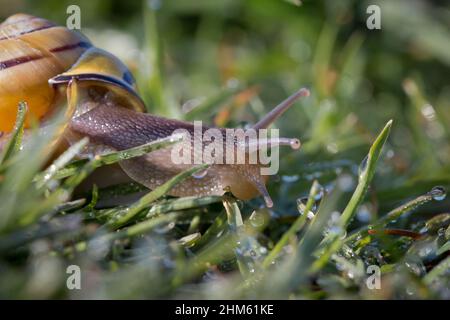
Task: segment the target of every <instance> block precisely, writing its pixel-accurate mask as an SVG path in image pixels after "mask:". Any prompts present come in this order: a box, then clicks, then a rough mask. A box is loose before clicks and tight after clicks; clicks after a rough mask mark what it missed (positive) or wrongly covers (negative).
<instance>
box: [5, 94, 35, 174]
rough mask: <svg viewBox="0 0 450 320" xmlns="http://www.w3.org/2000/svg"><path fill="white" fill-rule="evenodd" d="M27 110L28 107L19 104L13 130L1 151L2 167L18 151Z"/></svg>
mask: <svg viewBox="0 0 450 320" xmlns="http://www.w3.org/2000/svg"><path fill="white" fill-rule="evenodd" d="M27 109H28V107H27V104H26V103H25V102H21V103H19V107H18V110H17V118H16V123H15V125H14V129H13V131H12V133H11V136H10V137H9V140H8V142H7V143H6V145H5V148H4V149H3V151H2V154H1V157H0V166H2V165H4V164H5V161H7V160H8V159H9V158H11V156H12V155H13V154H14V153H16V152H17V151H19V149H20V145H21V144H22V137H23V127H24V124H25V116H26V113H27Z"/></svg>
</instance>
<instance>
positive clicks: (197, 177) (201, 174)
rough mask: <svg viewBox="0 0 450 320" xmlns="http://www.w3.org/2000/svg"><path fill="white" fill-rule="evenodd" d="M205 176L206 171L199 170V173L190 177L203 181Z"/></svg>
mask: <svg viewBox="0 0 450 320" xmlns="http://www.w3.org/2000/svg"><path fill="white" fill-rule="evenodd" d="M207 174H208V169H205V170H200V171H197V172H194V173H193V174H192V177H193V178H195V179H203V178H204V177H206V175H207Z"/></svg>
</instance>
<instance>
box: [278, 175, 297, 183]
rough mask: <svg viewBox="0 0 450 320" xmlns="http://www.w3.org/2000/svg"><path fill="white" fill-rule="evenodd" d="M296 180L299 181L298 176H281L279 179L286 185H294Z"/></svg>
mask: <svg viewBox="0 0 450 320" xmlns="http://www.w3.org/2000/svg"><path fill="white" fill-rule="evenodd" d="M298 179H299V176H298V175H293V176H282V177H281V180H282V181H283V182H286V183H294V182H297V181H298Z"/></svg>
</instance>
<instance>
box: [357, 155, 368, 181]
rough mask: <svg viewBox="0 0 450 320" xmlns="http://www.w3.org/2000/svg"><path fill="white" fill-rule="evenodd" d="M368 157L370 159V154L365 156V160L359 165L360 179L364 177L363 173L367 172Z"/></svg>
mask: <svg viewBox="0 0 450 320" xmlns="http://www.w3.org/2000/svg"><path fill="white" fill-rule="evenodd" d="M368 159H369V158H368V156H365V157H364V159H363V161H361V164H360V165H359V168H358V175H359V178H360V179H361V178H362V175H363V174H364V173H365V172H366V169H367V161H368Z"/></svg>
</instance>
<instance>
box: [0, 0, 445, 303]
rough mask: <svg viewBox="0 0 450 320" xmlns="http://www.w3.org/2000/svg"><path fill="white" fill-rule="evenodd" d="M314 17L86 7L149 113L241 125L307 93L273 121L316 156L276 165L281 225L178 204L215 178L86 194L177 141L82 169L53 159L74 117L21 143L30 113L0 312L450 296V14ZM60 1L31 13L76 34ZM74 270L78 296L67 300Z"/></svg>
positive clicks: (15, 147) (1, 190)
mask: <svg viewBox="0 0 450 320" xmlns="http://www.w3.org/2000/svg"><path fill="white" fill-rule="evenodd" d="M303 2H304V4H303V5H302V6H296V5H295V1H281V0H280V1H270V0H258V1H247V2H240V1H234V0H233V1H223V2H209V1H195V2H194V1H192V2H187V1H186V2H184V1H183V2H177V1H167V2H165V4H164V5H162V6H161V7H160V8H158V9H157V10H155V8H154V7H148V6H145V5H144V4H133V5H132V6H131V5H130V7H127V8H123V7H121V6H122V5H121V4H120V3H123V2H120V1H118V2H115V1H112V2H108V3H109V4H108V5H106V4H105V3H107V2H101V1H99V2H95V1H86V2H84V1H79V4H80V6H81V8H82V10H83V8H85V9H86V8H89V10H86V15H84V16H83V25H84V26H86V28H91V29H94V30H96V32H98V33H99V34H101V33H102V32H103V30H105V29H108V28H116V29H120V30H121V31H122V32H124V33H125V34H127V35H128V36H130V37H134V38H135V39H137V40H138V41H137V42H138V46H139V50H140V52H141V53H142V54H141V55H139V56H136V57H135V59H131V60H130V61H125V62H127V63H129V64H130V67H131V68H132V70H133V72H134V73H135V74H136V78H137V80H138V84H139V89H140V92H141V94H142V96H143V98H144V100H145V101H146V103H147V106H148V109H149V111H150V112H153V113H157V114H161V115H170V116H171V117H176V118H180V119H185V120H197V119H201V120H204V121H207V122H209V123H211V124H215V125H224V126H228V127H239V126H241V127H242V126H244V125H246V124H248V123H255V122H257V121H258V119H260V118H261V117H262V115H263V114H265V113H266V112H267V111H268V110H269V109H270V107H271V106H273V105H275V104H276V103H278V102H279V101H281V100H282V99H284V98H285V97H286V96H288V95H289V94H290V93H292V92H294V91H295V90H297V89H298V87H300V86H303V85H306V86H308V87H309V89H310V90H311V93H312V94H311V97H309V98H308V99H307V100H303V101H301V102H299V103H297V105H296V106H295V107H294V108H293V109H292V110H289V111H288V113H287V114H286V115H285V116H283V117H282V118H280V119H279V120H278V121H277V123H276V127H278V128H280V129H281V134H282V135H283V136H292V137H299V138H300V139H301V140H302V143H303V147H302V148H301V149H300V150H299V151H296V152H294V151H291V150H288V149H282V150H280V152H281V153H280V154H281V164H280V172H279V174H278V175H277V176H275V177H272V179H271V180H270V181H269V183H268V188H269V192H270V193H271V195H272V197H273V200H274V203H275V205H274V208H272V209H270V210H269V209H267V208H265V207H264V205H263V203H264V202H263V201H262V199H258V198H257V199H254V200H251V201H241V200H238V199H235V198H233V197H232V196H231V195H229V194H226V195H225V196H223V197H218V196H210V197H185V198H174V197H170V196H167V192H168V191H169V190H170V189H171V188H172V187H173V186H175V185H176V184H177V183H179V182H180V181H182V180H183V179H185V178H186V177H188V176H190V175H191V174H192V173H193V172H194V171H195V170H202V169H203V167H199V168H193V169H192V170H191V171H187V172H183V173H181V174H180V175H178V176H176V177H173V178H172V179H170V180H169V181H167V182H166V183H165V184H163V185H161V186H160V187H159V188H156V189H155V190H148V189H146V188H144V187H143V186H140V185H138V184H136V183H125V184H119V185H114V186H110V187H105V188H98V187H96V186H92V188H86V187H83V188H82V189H81V188H79V186H80V184H81V183H86V178H87V177H88V176H89V174H90V173H92V172H93V171H94V170H96V169H98V168H99V167H103V166H109V165H113V164H114V163H117V162H118V161H121V160H125V159H130V158H133V157H138V156H141V155H143V154H146V153H148V152H152V151H154V150H157V149H160V148H164V147H167V146H169V145H171V144H173V143H176V142H177V137H169V138H167V139H164V140H162V141H158V142H154V143H150V144H147V145H143V146H139V147H136V148H133V149H130V150H125V151H121V152H115V153H111V154H107V155H102V156H97V157H94V158H92V159H81V160H80V159H78V157H77V155H78V154H79V153H80V152H81V151H82V149H83V147H84V146H85V145H86V144H88V143H89V141H88V140H87V139H83V140H81V141H80V142H78V143H77V144H74V145H72V146H71V147H70V148H69V149H68V150H67V151H66V152H65V153H63V154H62V155H61V156H60V157H59V158H57V159H54V160H51V161H50V160H49V155H50V153H51V152H50V149H51V144H52V142H53V141H54V137H55V135H57V132H59V131H60V130H61V128H62V127H63V126H64V123H65V118H64V115H63V114H61V115H59V116H58V117H56V120H55V121H54V122H53V123H52V125H51V126H50V127H49V128H48V130H45V131H39V130H36V128H34V129H32V130H27V131H26V134H25V135H24V130H23V120H24V115H25V113H26V104H21V105H20V106H18V110H19V112H18V116H17V123H16V126H15V129H14V132H13V134H12V135H11V138H10V140H9V141H10V142H9V143H8V144H7V145H6V147H5V148H4V150H3V152H2V154H1V156H0V297H1V298H38V299H45V298H74V299H76V298H87V299H89V298H125V299H129V298H199V299H211V298H235V299H240V298H265V299H271V298H289V299H304V298H307V299H341V298H350V299H431V298H438V299H449V298H450V293H449V289H448V288H449V287H450V274H449V270H450V268H449V263H450V262H449V256H448V255H449V252H450V244H449V243H450V241H449V240H450V200H449V199H448V197H446V195H445V193H446V191H445V190H448V189H449V188H450V125H449V124H450V113H449V110H450V109H449V108H448V107H449V105H448V104H449V101H450V100H449V98H450V89H449V88H450V86H449V82H448V76H447V75H448V72H449V64H448V61H450V54H449V52H450V51H449V50H446V43H445V41H443V40H442V39H446V38H447V39H448V38H449V36H450V35H449V32H448V31H447V29H446V28H445V25H446V21H447V20H448V17H447V16H446V12H448V7H447V8H446V9H447V11H445V10H442V8H440V7H439V6H437V5H435V6H432V5H426V6H425V7H424V8H421V7H418V6H413V5H411V4H410V2H409V1H396V3H398V4H396V5H394V4H391V3H390V2H389V1H384V2H383V1H376V2H377V3H379V4H380V5H381V6H382V10H384V9H383V8H388V10H389V11H387V10H386V12H384V11H382V30H381V31H369V30H367V29H366V28H365V18H366V15H365V6H364V5H365V4H363V3H362V2H360V1H347V2H344V1H343V2H342V4H340V5H337V3H341V2H337V1H303ZM61 3H62V2H61V1H51V0H47V1H40V2H39V6H38V7H37V5H36V3H35V2H31V1H30V2H29V3H26V4H25V6H26V7H24V8H22V9H23V10H22V11H28V12H30V13H35V14H39V15H42V16H45V17H48V18H52V19H54V20H57V21H58V20H59V22H63V21H64V15H57V14H56V13H57V12H63V13H65V10H63V9H65V7H64V5H65V4H64V3H62V4H61ZM71 3H72V2H71ZM370 3H372V2H370ZM424 3H425V2H424ZM3 10H5V15H6V12H7V10H8V8H7V7H5V9H3ZM15 10H16V9H15ZM124 10H127V11H126V12H127V15H120V14H118V13H121V12H125V11H124ZM87 11H89V13H88V12H87ZM82 12H84V11H82ZM0 15H3V12H1V13H0ZM111 17H120V19H119V18H117V19H116V20H114V19H111ZM108 21H109V22H108ZM110 21H117V25H116V24H114V25H112V24H111V22H110ZM417 23H419V24H420V25H421V26H422V27H421V28H420V29H419V28H417V29H416V28H414V27H412V26H413V25H417ZM402 26H405V27H402ZM431 34H432V35H433V36H432V37H431V36H430V37H428V36H427V35H431ZM92 40H93V41H94V42H96V39H95V38H94V39H92ZM99 45H100V44H99ZM105 49H108V50H114V46H113V47H112V48H107V47H106V48H105ZM186 102H189V103H188V104H187V105H185V109H186V108H187V107H186V106H189V108H188V109H192V110H190V111H189V112H187V113H184V112H183V110H184V108H183V105H184V104H185V103H186ZM192 107H193V108H192ZM391 119H392V120H393V121H391ZM24 138H25V140H26V141H27V143H26V144H24V146H23V147H22V142H23V140H24ZM74 264H75V265H78V266H80V268H81V272H82V289H81V290H68V289H67V287H66V279H67V276H68V275H67V274H66V267H67V266H69V265H74ZM371 265H377V266H379V267H380V268H381V289H379V290H376V289H375V290H370V289H369V288H368V286H367V278H368V277H369V276H370V274H368V273H367V268H368V267H369V266H371Z"/></svg>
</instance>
